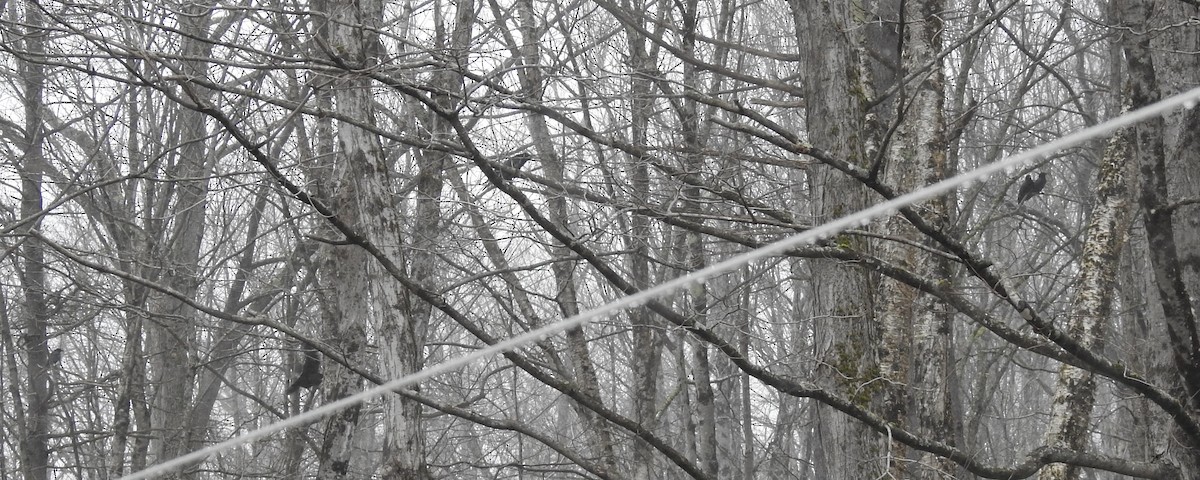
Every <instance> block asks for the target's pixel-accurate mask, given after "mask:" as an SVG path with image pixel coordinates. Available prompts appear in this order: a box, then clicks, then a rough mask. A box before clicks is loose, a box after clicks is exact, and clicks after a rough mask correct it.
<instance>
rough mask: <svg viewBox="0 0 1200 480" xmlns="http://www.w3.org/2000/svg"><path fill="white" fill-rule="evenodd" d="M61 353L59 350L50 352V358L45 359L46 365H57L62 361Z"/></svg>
mask: <svg viewBox="0 0 1200 480" xmlns="http://www.w3.org/2000/svg"><path fill="white" fill-rule="evenodd" d="M62 353H63V352H62V349H61V348H56V349H54V350H52V351H50V358H47V359H46V365H57V364H58V362H61V361H62Z"/></svg>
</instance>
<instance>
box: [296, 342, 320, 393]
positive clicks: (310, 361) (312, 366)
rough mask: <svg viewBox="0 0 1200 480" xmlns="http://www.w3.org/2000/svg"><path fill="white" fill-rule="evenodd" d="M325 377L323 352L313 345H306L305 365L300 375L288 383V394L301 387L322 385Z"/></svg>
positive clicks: (310, 387)
mask: <svg viewBox="0 0 1200 480" xmlns="http://www.w3.org/2000/svg"><path fill="white" fill-rule="evenodd" d="M324 378H325V375H322V374H321V354H320V353H319V352H317V349H316V348H313V347H312V346H311V345H309V346H306V347H305V348H304V366H303V367H301V368H300V376H299V377H296V380H295V381H293V382H292V384H291V385H288V388H287V394H288V395H291V394H292V392H295V391H296V390H299V389H301V388H307V389H312V388H314V387H316V386H317V385H320V384H321V380H322V379H324Z"/></svg>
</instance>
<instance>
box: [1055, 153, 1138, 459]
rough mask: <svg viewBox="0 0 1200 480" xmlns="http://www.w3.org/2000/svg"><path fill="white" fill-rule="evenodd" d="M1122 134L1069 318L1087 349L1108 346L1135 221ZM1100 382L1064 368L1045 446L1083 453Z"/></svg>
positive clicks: (1106, 167)
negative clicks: (1119, 275)
mask: <svg viewBox="0 0 1200 480" xmlns="http://www.w3.org/2000/svg"><path fill="white" fill-rule="evenodd" d="M1130 133H1131V132H1130V131H1129V130H1122V131H1120V132H1119V133H1118V134H1117V135H1116V136H1114V137H1113V138H1112V140H1111V141H1110V142H1109V146H1108V150H1107V151H1106V152H1105V155H1104V161H1103V163H1102V164H1101V165H1100V170H1099V178H1098V179H1097V182H1096V186H1097V198H1096V203H1095V205H1096V207H1095V208H1094V209H1093V210H1092V220H1091V223H1090V224H1089V225H1088V227H1087V232H1086V234H1087V240H1086V241H1085V243H1084V245H1083V258H1081V259H1080V274H1079V287H1078V290H1077V291H1076V293H1075V299H1074V301H1073V304H1072V306H1071V312H1072V314H1071V315H1070V316H1069V317H1068V319H1067V325H1066V326H1067V329H1068V331H1069V332H1070V335H1071V338H1074V339H1076V341H1078V342H1079V343H1080V345H1082V346H1085V347H1088V348H1100V347H1101V346H1102V345H1103V343H1104V327H1105V325H1106V324H1107V323H1108V322H1109V315H1110V314H1111V313H1112V306H1113V304H1112V298H1113V295H1112V292H1113V287H1114V285H1115V284H1116V273H1117V265H1118V264H1119V262H1120V257H1121V250H1122V249H1123V248H1124V244H1125V238H1126V236H1127V235H1128V229H1129V222H1130V219H1131V218H1132V210H1133V209H1132V202H1131V198H1130V197H1131V194H1130V190H1129V188H1128V181H1129V177H1130V174H1131V173H1132V171H1131V167H1132V164H1133V159H1132V155H1131V151H1132V149H1131V145H1130V141H1131V140H1132V138H1131V136H1130ZM1095 390H1096V382H1095V380H1094V378H1093V376H1092V374H1091V373H1089V372H1087V371H1085V370H1082V369H1079V368H1076V367H1073V366H1070V365H1063V366H1062V367H1061V369H1060V370H1059V378H1058V386H1057V388H1056V390H1055V392H1054V402H1053V404H1052V407H1051V408H1052V409H1051V413H1050V423H1049V425H1048V426H1047V429H1046V441H1045V443H1046V444H1047V445H1052V446H1055V447H1060V448H1068V449H1071V450H1075V451H1080V452H1082V451H1085V450H1086V447H1087V445H1088V437H1089V435H1088V431H1089V426H1090V425H1089V424H1090V419H1091V412H1092V406H1093V402H1094V397H1095ZM1079 473H1080V469H1079V468H1078V467H1074V466H1069V465H1064V464H1053V465H1050V466H1048V467H1046V468H1044V469H1042V471H1041V472H1039V474H1038V478H1039V480H1069V479H1075V478H1079Z"/></svg>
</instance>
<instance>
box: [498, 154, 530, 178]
mask: <svg viewBox="0 0 1200 480" xmlns="http://www.w3.org/2000/svg"><path fill="white" fill-rule="evenodd" d="M530 160H533V156H532V155H530V154H528V153H525V152H521V153H518V154H516V155H513V156H511V157H508V158H507V159H506V160H504V165H505V166H507V167H508V168H511V169H513V170H516V171H518V172H519V171H521V167H523V166H525V164H526V163H528V162H529V161H530ZM499 173H500V178H501V179H503V180H504V181H509V180H512V179H513V177H514V175H513V174H511V173H508V172H506V171H504V170H499Z"/></svg>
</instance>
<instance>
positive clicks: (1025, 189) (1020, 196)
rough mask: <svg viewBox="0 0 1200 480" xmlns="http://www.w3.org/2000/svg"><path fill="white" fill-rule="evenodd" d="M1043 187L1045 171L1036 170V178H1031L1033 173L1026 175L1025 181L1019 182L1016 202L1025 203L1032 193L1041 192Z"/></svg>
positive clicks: (1044, 185) (1044, 184)
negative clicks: (1019, 187)
mask: <svg viewBox="0 0 1200 480" xmlns="http://www.w3.org/2000/svg"><path fill="white" fill-rule="evenodd" d="M1045 187H1046V172H1038V176H1037V178H1036V179H1035V178H1033V175H1026V176H1025V181H1024V182H1022V183H1021V189H1020V190H1018V191H1017V203H1025V201H1026V200H1029V199H1031V198H1033V196H1034V195H1037V194H1039V193H1042V189H1043V188H1045Z"/></svg>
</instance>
